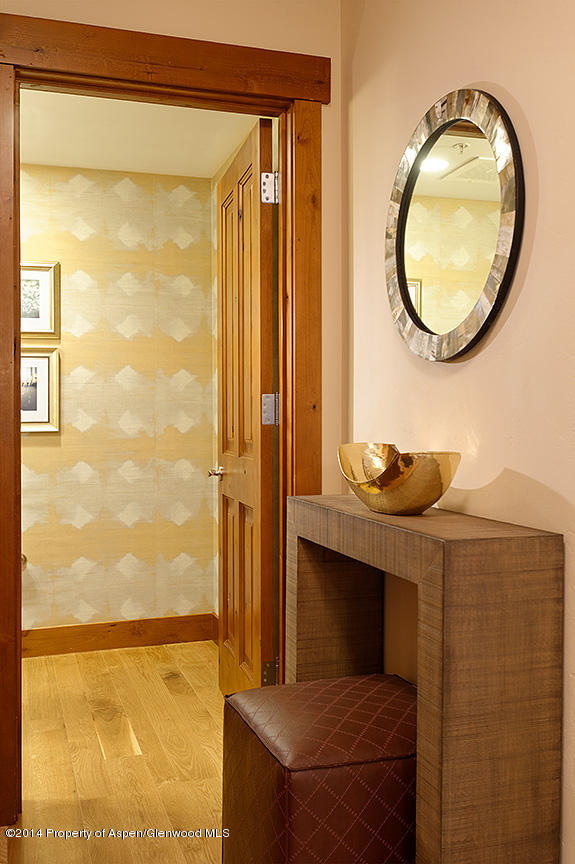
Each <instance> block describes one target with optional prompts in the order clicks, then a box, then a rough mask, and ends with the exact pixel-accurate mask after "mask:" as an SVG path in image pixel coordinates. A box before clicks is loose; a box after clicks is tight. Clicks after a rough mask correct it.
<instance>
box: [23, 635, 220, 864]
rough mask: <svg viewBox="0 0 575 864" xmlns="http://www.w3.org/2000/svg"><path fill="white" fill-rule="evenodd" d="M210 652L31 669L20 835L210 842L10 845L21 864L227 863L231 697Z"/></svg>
mask: <svg viewBox="0 0 575 864" xmlns="http://www.w3.org/2000/svg"><path fill="white" fill-rule="evenodd" d="M199 644H200V649H199V650H196V646H195V645H190V646H187V645H182V646H178V651H177V654H174V655H172V654H171V652H170V650H169V648H168V647H164V646H160V647H155V648H151V649H148V648H136V649H118V650H115V651H106V652H91V653H90V654H77V655H73V654H68V655H61V656H58V657H53V658H52V657H39V658H33V659H32V658H31V659H26V660H24V662H23V693H24V716H23V762H24V775H23V790H24V805H23V814H22V820H21V822H20V826H21V827H29V828H32V827H33V828H38V827H43V828H45V827H51V828H55V829H59V828H61V829H64V830H65V829H66V828H67V829H78V830H80V829H84V830H91V831H92V832H95V831H97V830H102V829H105V831H108V830H109V829H110V828H114V829H117V830H122V829H124V830H130V829H132V830H140V831H146V829H148V828H150V829H158V830H163V831H173V830H179V831H191V830H198V829H201V830H202V836H201V837H189V838H188V837H180V838H176V837H173V836H172V837H141V838H137V837H133V838H128V839H124V840H121V839H119V838H115V837H108V836H106V837H104V838H95V837H94V836H92V837H91V838H90V839H89V840H84V839H80V838H75V839H69V840H63V839H62V840H57V839H56V840H55V839H49V840H46V838H34V839H31V838H27V839H19V840H10V841H8V845H7V854H8V861H9V862H10V864H56V862H57V864H60V862H62V864H159V862H162V864H164V862H168V861H169V862H170V864H172V862H173V864H216V862H218V864H219V862H220V861H221V839H220V838H218V837H207V836H206V835H205V831H206V830H209V831H213V830H214V829H216V830H217V829H219V830H220V831H221V768H222V760H221V752H222V723H221V716H218V711H217V710H216V711H215V713H216V715H217V716H215V717H214V710H215V708H214V706H219V705H220V703H221V696H220V694H219V691H218V688H217V653H214V650H213V648H214V647H215V646H213V645H212V644H211V643H209V644H206V643H204V644H202V643H199ZM170 648H171V646H170ZM184 667H185V672H184ZM210 681H211V682H212V685H211V687H210V685H209V682H210ZM199 693H202V694H203V697H204V698H203V699H202V698H200V695H199ZM208 706H211V708H212V710H211V711H210V709H209V707H208Z"/></svg>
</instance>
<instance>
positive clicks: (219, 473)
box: [208, 465, 224, 480]
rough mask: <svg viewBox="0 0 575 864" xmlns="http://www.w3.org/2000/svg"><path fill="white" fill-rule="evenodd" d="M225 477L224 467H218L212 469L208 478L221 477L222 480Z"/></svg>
mask: <svg viewBox="0 0 575 864" xmlns="http://www.w3.org/2000/svg"><path fill="white" fill-rule="evenodd" d="M223 476H224V466H223V465H218V467H217V468H210V469H209V471H208V477H219V478H220V480H221V479H222V477H223Z"/></svg>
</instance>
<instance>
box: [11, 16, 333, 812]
mask: <svg viewBox="0 0 575 864" xmlns="http://www.w3.org/2000/svg"><path fill="white" fill-rule="evenodd" d="M21 86H26V87H34V88H38V89H46V90H59V91H61V92H68V93H76V94H84V95H99V96H108V97H111V98H116V99H118V98H119V99H122V98H123V99H130V100H140V101H146V102H150V101H155V102H160V103H163V104H171V105H187V106H191V107H201V108H213V109H217V110H222V111H235V112H243V113H249V114H255V115H263V116H272V117H278V118H279V129H280V135H279V157H280V162H279V170H280V204H279V226H280V230H279V268H278V270H279V301H280V302H279V310H280V316H279V318H280V320H279V344H280V346H281V351H280V367H281V368H280V389H281V402H282V411H281V422H280V440H281V442H282V447H281V458H280V490H281V498H280V500H281V502H282V518H281V519H280V531H281V544H280V549H282V550H283V548H284V546H285V544H284V542H283V538H284V536H285V535H284V534H283V532H284V526H285V500H286V496H288V495H305V494H316V493H319V492H321V105H322V103H323V104H327V103H328V102H329V100H330V60H329V59H328V58H325V57H313V56H310V55H303V54H293V53H288V52H283V51H268V50H265V49H261V48H245V47H242V46H236V45H227V44H222V43H217V42H204V41H198V40H193V39H181V38H177V37H173V36H161V35H155V34H150V33H138V32H136V31H131V30H116V29H111V28H106V27H95V26H91V25H85V24H74V23H70V22H67V21H54V20H51V19H43V18H29V17H24V16H19V15H8V14H0V153H1V154H2V156H1V158H0V669H2V675H1V676H0V705H1V706H2V710H0V825H8V824H12V823H13V822H15V821H16V819H17V817H18V813H19V811H20V809H21V791H20V776H21V755H20V705H21V692H20V659H21V645H20V642H21V638H20V632H21V625H20V615H21V567H20V554H21V525H20V383H19V382H20V370H19V349H20V274H19V269H20V267H19V257H20V255H19V250H20V233H19V210H20V207H19V93H20V87H21ZM284 572H285V566H284V556H283V554H282V556H281V568H280V574H281V575H280V622H281V632H282V634H283V630H284V628H283V621H284V611H283V609H284V597H285V588H284V585H285V583H284V579H283V573H284ZM282 643H283V638H282ZM281 650H282V658H281V659H282V660H283V646H282V649H281ZM13 709H15V710H13Z"/></svg>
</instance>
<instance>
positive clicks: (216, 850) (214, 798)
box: [159, 778, 222, 864]
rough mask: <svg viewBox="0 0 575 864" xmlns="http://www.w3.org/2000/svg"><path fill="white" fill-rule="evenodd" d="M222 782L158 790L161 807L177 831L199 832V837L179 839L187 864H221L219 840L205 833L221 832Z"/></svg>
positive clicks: (183, 784) (174, 785)
mask: <svg viewBox="0 0 575 864" xmlns="http://www.w3.org/2000/svg"><path fill="white" fill-rule="evenodd" d="M220 785H221V781H220V780H219V779H216V778H213V779H211V780H201V781H199V782H197V783H191V782H189V781H188V782H173V783H164V784H162V786H161V787H160V788H159V793H160V795H161V798H162V803H163V804H164V807H165V808H166V812H167V813H168V816H169V817H170V821H171V823H172V825H173V826H174V828H175V829H177V830H182V831H186V830H190V829H192V830H194V831H200V832H201V834H200V836H198V837H187V838H182V839H181V841H180V842H181V844H182V848H183V850H184V854H185V856H186V861H188V862H190V864H196V862H202V864H204V862H205V864H220V862H221V860H222V841H221V837H211V836H206V832H207V831H213V830H214V829H216V830H217V831H219V832H221V828H222V808H221V796H220V795H219V789H220Z"/></svg>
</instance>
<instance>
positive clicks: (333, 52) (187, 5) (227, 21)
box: [0, 0, 348, 492]
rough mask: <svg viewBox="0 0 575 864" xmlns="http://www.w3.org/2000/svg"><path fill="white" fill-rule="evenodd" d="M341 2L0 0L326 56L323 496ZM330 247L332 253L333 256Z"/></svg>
mask: <svg viewBox="0 0 575 864" xmlns="http://www.w3.org/2000/svg"><path fill="white" fill-rule="evenodd" d="M339 8H340V4H339V0H312V2H310V0H239V2H236V0H210V2H208V0H166V2H164V3H158V2H157V0H121V2H118V0H99V2H98V3H89V2H87V0H83V2H82V0H0V11H1V12H10V13H13V14H16V15H32V16H37V17H40V18H55V19H61V20H66V21H76V22H81V23H85V24H98V25H101V26H105V27H119V28H124V29H127V30H144V31H147V32H150V33H163V34H166V35H172V36H184V37H189V38H194V39H210V40H214V41H218V42H230V43H234V44H236V45H252V46H257V47H261V48H270V49H276V50H282V51H294V52H298V53H307V54H318V55H322V56H327V57H331V58H332V101H331V104H330V105H329V106H327V107H326V108H324V110H323V184H324V186H323V188H324V193H323V237H324V252H323V282H324V304H323V310H324V311H323V326H324V332H325V333H326V338H325V340H324V347H323V368H324V373H323V396H324V398H323V409H324V412H323V424H324V425H323V429H324V432H323V445H324V446H323V467H324V491H326V492H333V491H336V492H338V491H340V489H341V481H340V478H339V471H338V468H337V458H336V451H337V445H338V444H339V443H340V442H341V441H342V439H343V438H344V437H345V436H346V434H347V431H346V430H344V423H347V416H348V415H347V403H345V401H344V397H343V395H342V394H343V393H344V388H343V386H342V378H343V375H344V374H345V375H347V374H348V364H347V362H346V361H345V360H344V350H343V347H342V341H343V338H344V335H343V333H342V304H343V302H344V301H343V295H342V277H341V273H342V253H341V250H342V236H341V232H342V193H341V98H340V96H341V94H340V88H341V82H340V47H341V40H340V14H339ZM334 250H337V251H336V253H335V254H334Z"/></svg>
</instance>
